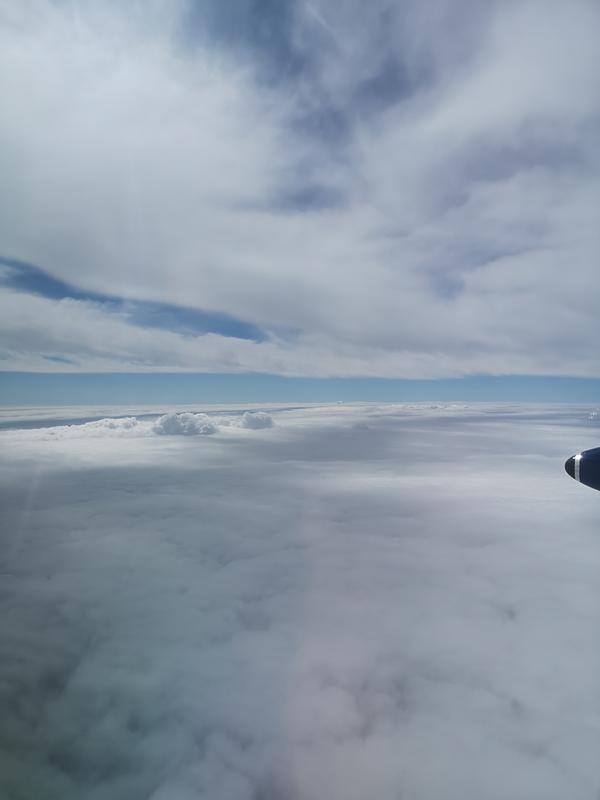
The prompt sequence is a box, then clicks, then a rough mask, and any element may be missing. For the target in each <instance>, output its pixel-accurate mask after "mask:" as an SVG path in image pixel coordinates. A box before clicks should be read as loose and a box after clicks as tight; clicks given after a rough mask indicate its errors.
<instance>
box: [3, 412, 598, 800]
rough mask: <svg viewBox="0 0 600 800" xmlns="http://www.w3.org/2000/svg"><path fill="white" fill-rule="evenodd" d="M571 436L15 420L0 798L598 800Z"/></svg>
mask: <svg viewBox="0 0 600 800" xmlns="http://www.w3.org/2000/svg"><path fill="white" fill-rule="evenodd" d="M588 411H589V410H584V409H582V408H581V407H580V406H566V405H565V406H556V405H548V406H531V405H528V406H517V405H507V404H484V405H481V404H478V405H468V404H445V405H437V406H435V405H433V406H431V405H426V404H421V405H416V404H413V405H410V404H405V405H389V404H380V405H376V404H373V405H369V406H362V407H357V406H346V405H331V406H320V407H314V406H311V407H304V408H299V407H296V408H294V409H292V408H289V407H288V408H287V409H273V408H269V409H268V410H262V411H261V410H259V409H255V410H253V411H245V412H243V411H239V412H235V411H232V410H223V412H222V413H217V412H214V413H210V414H202V413H191V412H183V413H180V414H178V413H174V412H170V413H168V414H164V415H160V416H159V415H158V414H155V415H154V416H153V417H151V418H148V417H146V416H136V415H135V414H128V415H126V416H124V415H122V413H121V412H119V411H118V410H117V409H113V410H112V411H110V410H109V411H107V412H106V416H105V417H104V418H102V419H99V420H94V421H88V422H85V421H83V420H80V424H72V425H65V424H64V423H63V422H62V421H61V420H60V416H61V415H62V414H63V411H62V409H61V408H58V409H54V410H53V409H47V410H46V420H45V422H46V423H48V424H46V426H45V427H36V428H29V429H26V428H24V427H22V428H19V427H18V423H19V413H17V412H15V415H16V416H15V420H14V421H15V422H16V423H17V427H14V428H12V429H1V430H0V517H1V522H2V524H1V525H0V532H1V533H0V559H1V571H2V592H1V593H0V634H1V635H0V708H2V713H1V714H0V795H1V796H2V797H3V798H10V800H54V798H57V797H60V798H61V800H202V799H203V798H206V800H282V799H283V798H285V800H322V798H323V797H327V798H328V800H364V798H367V797H372V798H377V800H399V798H411V800H439V798H445V800H464V799H465V798H478V799H479V800H506V798H507V797H509V798H511V800H564V798H570V800H597V798H598V795H599V792H600V764H599V762H598V751H599V748H600V638H599V630H600V629H599V626H598V615H599V612H600V582H599V581H598V573H599V570H600V539H599V537H598V499H599V495H598V493H597V492H594V491H592V490H591V489H588V488H587V487H585V486H582V485H581V484H579V483H577V482H576V481H574V480H572V479H571V478H570V477H568V476H567V475H566V473H565V471H564V469H563V462H564V460H565V458H566V457H567V456H569V455H571V454H572V453H574V452H577V451H578V450H580V449H584V448H586V447H588V446H589V444H590V439H591V438H593V434H594V433H597V432H598V416H597V415H596V416H594V415H593V413H588ZM20 419H21V422H24V421H28V420H29V421H30V417H29V416H27V414H26V413H25V412H23V414H22V415H21V417H20Z"/></svg>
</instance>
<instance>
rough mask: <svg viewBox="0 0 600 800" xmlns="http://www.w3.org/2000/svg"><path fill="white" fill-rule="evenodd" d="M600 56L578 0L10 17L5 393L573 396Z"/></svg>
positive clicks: (597, 16) (24, 10)
mask: <svg viewBox="0 0 600 800" xmlns="http://www.w3.org/2000/svg"><path fill="white" fill-rule="evenodd" d="M599 35H600V10H599V8H598V5H597V4H596V3H594V2H591V0H574V2H572V3H569V4H568V5H567V4H558V3H557V4H553V5H552V7H551V8H550V9H549V7H548V5H547V4H546V3H544V2H541V0H539V1H538V0H526V1H525V2H523V3H506V2H500V0H498V1H497V2H489V3H485V4H473V3H472V2H466V1H464V2H463V0H458V1H457V0H452V2H451V1H450V0H432V1H431V2H428V3H426V4H423V3H420V2H417V1H416V0H404V2H401V3H395V2H394V3H392V2H387V0H375V2H373V3H369V4H368V5H367V6H365V4H364V3H359V2H358V0H343V1H342V0H340V2H339V3H336V4H331V3H326V2H324V0H310V2H302V1H301V0H283V1H282V2H274V0H262V1H260V0H237V2H232V3H222V2H217V0H207V1H206V2H202V3H199V2H192V0H178V1H177V2H166V0H156V2H153V3H152V4H151V5H150V6H145V7H144V8H143V9H142V8H141V7H140V6H138V4H136V3H133V2H124V3H116V2H99V0H78V1H77V2H73V3H70V4H63V3H56V2H50V0H48V1H47V2H46V0H39V1H37V2H33V0H25V2H23V3H20V4H18V5H14V4H6V5H3V6H0V70H1V73H2V75H3V76H4V78H3V89H2V93H3V102H2V104H1V107H0V124H1V125H2V130H3V140H2V144H1V145H0V167H1V168H2V175H3V181H2V185H1V186H0V207H1V208H2V214H0V337H1V341H0V364H1V365H2V369H3V371H4V372H5V373H7V375H6V376H5V377H4V378H3V380H2V381H1V382H0V386H2V387H4V388H3V389H2V391H3V392H9V387H10V386H12V387H13V388H14V387H16V386H17V384H18V383H19V381H20V382H21V384H20V385H21V386H22V387H25V383H27V386H30V385H37V387H38V389H37V390H38V394H39V399H40V401H43V399H44V398H45V397H47V398H48V399H49V398H50V397H51V396H52V397H53V398H56V396H57V392H58V394H59V395H60V390H59V388H58V387H60V386H64V387H65V389H64V392H65V395H64V400H65V401H68V391H70V390H71V389H68V388H67V387H68V386H71V388H72V390H73V391H75V388H74V387H75V386H76V385H78V384H77V382H78V381H85V380H87V381H88V386H89V387H92V386H97V384H96V383H95V380H96V379H94V378H92V377H90V378H89V379H86V378H84V377H77V378H73V379H70V378H66V377H65V378H60V377H59V375H61V374H64V373H74V374H76V375H78V376H85V375H87V374H97V373H106V374H112V373H120V374H123V375H129V376H130V377H129V378H127V377H123V378H119V379H118V380H119V381H121V382H125V383H127V382H129V384H128V385H129V386H130V388H131V391H132V392H134V391H137V390H139V389H140V387H141V386H142V384H143V383H144V381H145V382H146V384H145V386H146V387H148V391H151V393H152V394H153V396H155V397H157V398H158V397H160V396H163V395H164V394H165V393H167V394H168V391H169V387H172V388H173V390H174V387H175V386H181V387H186V386H188V385H190V386H192V385H194V381H199V384H198V385H202V386H203V387H204V386H206V385H207V382H208V383H212V386H213V388H214V391H212V392H211V393H212V395H213V396H215V397H217V395H219V394H220V393H221V394H224V395H227V396H226V397H223V398H221V397H220V396H219V397H218V399H227V400H228V399H230V398H229V396H228V394H227V393H228V392H229V391H230V389H229V388H228V386H236V387H238V389H239V391H241V392H242V393H243V394H244V397H243V398H242V399H249V398H250V396H251V395H253V393H261V392H263V391H267V390H271V391H273V392H274V393H276V392H281V393H283V395H285V397H286V398H287V396H288V395H287V392H288V388H289V387H290V386H293V387H295V390H296V391H297V392H299V393H300V395H302V396H303V397H304V395H305V394H310V393H311V392H312V393H313V395H314V396H315V399H319V398H320V397H321V396H322V395H325V394H328V393H329V391H330V390H331V391H332V392H333V393H335V391H337V388H338V386H339V389H340V392H341V393H342V395H344V393H345V395H344V396H345V397H346V399H361V398H360V397H355V395H356V394H359V395H361V393H362V395H363V396H364V399H368V398H369V397H371V396H372V395H373V394H376V393H379V394H380V395H381V396H382V398H383V397H387V396H388V393H389V392H391V393H392V394H394V393H395V392H396V390H397V387H403V388H402V391H401V392H400V394H401V393H402V392H405V393H408V394H410V393H411V392H414V393H415V394H421V393H422V392H425V393H426V394H427V395H428V397H427V398H424V399H429V394H430V390H431V396H432V397H434V396H436V393H437V395H438V396H439V397H443V396H444V394H445V393H446V392H449V393H450V394H453V393H454V391H455V388H454V387H460V389H459V390H458V391H459V393H460V394H461V396H462V395H463V394H464V396H465V397H469V396H471V397H474V398H475V397H477V396H478V395H479V394H480V393H481V392H483V393H484V394H486V393H487V392H492V393H493V392H497V394H498V396H499V397H500V395H505V394H506V393H508V394H510V393H511V392H513V393H516V394H517V395H519V396H521V395H526V396H527V397H525V399H527V398H530V399H532V400H533V399H544V398H546V397H548V394H549V393H550V394H551V395H553V397H554V396H555V397H556V398H557V399H559V398H562V397H564V398H566V399H572V398H575V397H576V396H583V395H585V396H586V397H587V396H588V394H589V391H590V387H596V388H597V380H598V379H599V378H600V359H599V358H598V355H597V342H598V340H599V334H600V324H599V322H598V315H597V298H598V296H599V294H600V277H599V275H598V270H597V258H598V252H599V250H600V243H599V235H598V232H597V228H598V226H597V219H596V216H597V212H596V209H597V207H598V202H599V201H600V196H599V195H600V192H599V185H600V181H599V178H600V161H599V159H598V149H597V141H598V133H599V131H598V119H599V115H598V97H599V96H600V95H599V93H598V87H597V79H596V76H597V75H598V74H600V53H599V51H598V48H597V40H598V36H599ZM23 86H27V87H28V91H27V92H26V93H24V92H23ZM8 373H10V375H9V374H8ZM25 373H29V374H31V376H32V377H27V378H25V377H23V375H24V374H25ZM143 373H152V374H153V375H154V377H146V378H143V377H141V375H142V374H143ZM180 373H181V377H180V378H175V377H173V376H174V375H179V374H180ZM192 373H195V374H201V375H203V376H204V377H199V378H191V377H183V375H185V374H192ZM17 374H18V375H19V376H20V377H17ZM160 374H161V375H162V377H160ZM36 375H39V376H40V377H39V378H36V377H35V376H36ZM42 375H44V376H46V375H55V376H56V377H55V378H52V377H42ZM217 375H218V376H221V377H215V376H217ZM228 375H234V376H235V375H239V376H240V377H239V378H228V377H226V376H228ZM253 375H254V376H256V377H252V376H253ZM266 375H270V376H273V377H272V378H266V377H264V376H266ZM494 375H500V376H506V377H503V378H502V379H496V378H493V377H491V376H494ZM486 376H490V377H488V378H487V379H486ZM552 379H555V380H554V382H552ZM70 380H72V381H73V383H72V384H69V381H70ZM114 380H116V379H112V378H110V379H108V378H107V382H106V385H107V386H108V385H110V386H113V387H114V388H113V390H114V392H115V393H116V394H115V397H116V395H117V394H118V393H119V392H120V391H121V389H119V388H117V384H116V383H114ZM186 381H188V382H190V383H189V384H186ZM397 381H400V382H401V383H396V382H397ZM24 382H25V383H24ZM30 382H33V383H30ZM228 382H229V383H228ZM388 382H389V383H388ZM81 385H83V384H81ZM119 385H120V386H122V385H123V384H119ZM550 385H552V387H553V388H551V389H549V388H548V387H549V386H550ZM150 387H151V388H150ZM284 387H285V388H284ZM482 387H483V388H482ZM596 388H594V389H593V391H596ZM334 390H335V391H334ZM10 391H12V389H11V390H10ZM22 391H23V392H24V393H25V394H27V392H28V391H29V389H27V390H26V389H25V388H23V389H22ZM77 391H79V390H77ZM98 391H105V390H100V389H98ZM143 391H144V392H146V388H145V389H144V390H143ZM174 391H175V390H174ZM86 392H87V390H86ZM181 392H182V393H183V394H182V395H181V397H182V400H181V401H182V402H183V395H186V396H187V392H188V389H187V388H181ZM88 393H89V392H88ZM175 395H177V392H176V391H175ZM10 396H12V395H10V392H9V393H8V394H7V395H5V399H6V401H7V402H8V401H9V397H10ZM177 396H178V397H179V395H177ZM486 398H487V395H486ZM2 399H3V398H2V397H0V402H1V401H2ZM265 399H267V398H265ZM273 399H277V398H273ZM342 399H344V398H342ZM489 399H494V398H493V397H491V398H489ZM550 399H553V398H550ZM148 401H149V402H151V401H152V397H149V398H148ZM11 402H12V401H11Z"/></svg>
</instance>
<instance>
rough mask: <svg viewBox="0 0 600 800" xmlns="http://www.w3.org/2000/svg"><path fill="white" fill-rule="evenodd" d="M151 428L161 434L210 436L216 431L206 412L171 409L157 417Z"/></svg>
mask: <svg viewBox="0 0 600 800" xmlns="http://www.w3.org/2000/svg"><path fill="white" fill-rule="evenodd" d="M152 430H153V431H154V433H158V434H159V435H161V436H210V435H211V434H213V433H216V432H217V426H216V425H215V424H214V422H211V421H210V419H209V418H208V417H207V415H206V414H191V413H190V412H188V411H183V412H181V413H177V412H176V411H171V412H169V413H168V414H164V415H163V416H162V417H159V418H158V419H157V420H156V422H155V423H154V424H153V425H152Z"/></svg>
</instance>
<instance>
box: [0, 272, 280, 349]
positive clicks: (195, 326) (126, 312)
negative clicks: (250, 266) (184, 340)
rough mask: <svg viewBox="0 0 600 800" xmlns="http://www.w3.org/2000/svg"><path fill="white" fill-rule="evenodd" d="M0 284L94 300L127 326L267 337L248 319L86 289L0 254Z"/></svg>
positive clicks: (258, 339) (49, 295)
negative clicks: (117, 315) (123, 318)
mask: <svg viewBox="0 0 600 800" xmlns="http://www.w3.org/2000/svg"><path fill="white" fill-rule="evenodd" d="M0 286H4V287H6V288H9V289H14V290H16V291H19V292H25V293H28V294H35V295H39V296H41V297H46V298H48V299H51V300H62V299H64V298H71V299H73V300H82V301H86V302H89V303H96V304H99V305H101V306H103V307H104V308H105V310H106V311H108V312H110V313H118V314H120V315H122V316H124V317H125V318H126V319H127V321H128V322H129V323H130V324H131V325H137V326H138V327H141V328H160V329H162V330H168V331H173V332H174V333H181V334H184V335H189V336H198V335H200V334H203V333H217V334H219V335H220V336H228V337H235V338H236V339H249V340H251V341H255V342H262V341H265V340H266V339H267V338H268V337H267V334H266V333H265V332H264V331H262V330H261V329H260V328H259V327H258V326H256V325H254V324H253V323H252V322H247V321H245V320H241V319H237V318H236V317H232V316H230V315H229V314H224V313H221V312H218V311H205V310H204V309H199V308H192V307H189V306H180V305H175V304H173V303H162V302H157V301H152V300H135V299H131V298H123V297H117V296H114V295H110V294H103V293H101V292H88V291H84V290H83V289H79V288H77V287H76V286H73V285H72V284H69V283H66V282H65V281H61V280H59V279H58V278H54V277H53V276H52V275H50V273H48V272H46V271H45V270H43V269H41V268H40V267H37V266H35V265H34V264H28V263H26V262H24V261H19V260H17V259H12V258H3V257H0Z"/></svg>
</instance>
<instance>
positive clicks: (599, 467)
mask: <svg viewBox="0 0 600 800" xmlns="http://www.w3.org/2000/svg"><path fill="white" fill-rule="evenodd" d="M565 469H566V470H567V473H568V474H569V475H570V476H571V477H572V478H575V480H576V481H579V482H580V483H585V485H586V486H591V487H592V489H598V491H600V447H595V448H594V449H593V450H583V452H581V453H577V455H576V456H571V458H568V459H567V460H566V462H565Z"/></svg>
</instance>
